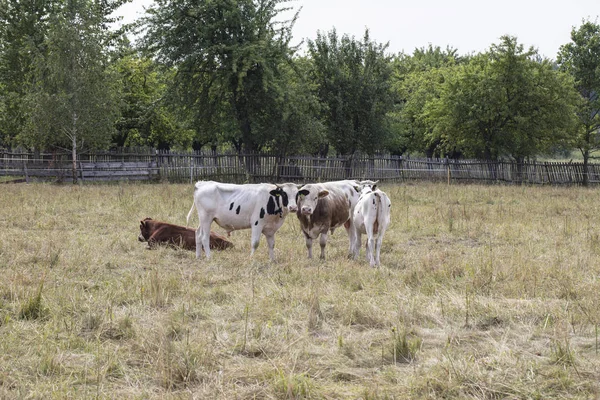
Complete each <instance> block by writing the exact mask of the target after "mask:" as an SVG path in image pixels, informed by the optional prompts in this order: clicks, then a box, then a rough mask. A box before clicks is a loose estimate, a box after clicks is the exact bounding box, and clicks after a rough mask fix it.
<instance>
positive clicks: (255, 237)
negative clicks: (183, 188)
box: [187, 181, 298, 260]
mask: <svg viewBox="0 0 600 400" xmlns="http://www.w3.org/2000/svg"><path fill="white" fill-rule="evenodd" d="M296 193H298V187H297V186H296V185H295V184H293V183H284V184H282V185H273V184H270V183H259V184H246V185H234V184H231V183H220V182H213V181H200V182H197V183H196V185H195V189H194V204H192V208H191V209H190V212H189V213H188V216H187V219H188V221H189V219H190V216H191V214H192V211H193V210H194V207H196V209H197V210H198V219H199V220H200V223H199V227H198V229H197V231H196V258H200V256H201V254H202V249H203V248H204V253H205V254H206V258H210V247H209V241H210V225H211V224H212V222H213V221H215V222H216V223H217V224H218V225H219V226H220V227H222V228H224V229H225V230H226V231H227V233H229V232H231V231H235V230H239V229H248V228H250V229H252V238H251V252H250V254H251V255H252V254H254V251H255V250H256V249H257V247H258V244H259V242H260V234H261V233H262V234H263V235H265V237H266V238H267V244H268V246H269V257H270V258H271V260H274V259H275V254H274V252H273V248H274V246H275V236H274V235H275V232H277V230H278V229H279V228H280V227H281V225H283V221H284V220H285V217H286V216H287V214H288V213H289V212H295V211H296V209H297V206H296Z"/></svg>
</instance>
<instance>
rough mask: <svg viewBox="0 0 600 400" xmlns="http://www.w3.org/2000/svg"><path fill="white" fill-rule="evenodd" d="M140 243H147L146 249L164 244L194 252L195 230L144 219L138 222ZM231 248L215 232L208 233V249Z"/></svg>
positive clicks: (230, 245) (223, 238)
mask: <svg viewBox="0 0 600 400" xmlns="http://www.w3.org/2000/svg"><path fill="white" fill-rule="evenodd" d="M140 231H141V232H140V235H139V236H138V240H139V241H140V242H148V248H149V249H152V248H155V247H156V245H158V244H161V243H165V244H167V245H169V246H173V247H181V248H183V249H185V250H196V230H195V229H191V228H186V227H185V226H179V225H173V224H169V223H167V222H161V221H156V220H154V219H152V218H145V219H144V220H142V221H140ZM230 247H233V243H231V242H230V241H229V240H227V238H226V237H225V236H223V235H219V234H218V233H216V232H212V231H211V232H210V248H211V249H216V250H225V249H227V248H230Z"/></svg>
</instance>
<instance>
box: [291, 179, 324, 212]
mask: <svg viewBox="0 0 600 400" xmlns="http://www.w3.org/2000/svg"><path fill="white" fill-rule="evenodd" d="M327 195H329V191H327V190H326V189H322V188H319V187H318V186H316V185H305V186H302V188H300V190H298V195H297V196H296V203H297V204H298V210H299V213H301V214H302V215H312V213H313V212H314V211H315V209H316V208H317V203H318V202H319V199H322V198H323V197H325V196H327Z"/></svg>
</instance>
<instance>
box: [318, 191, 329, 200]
mask: <svg viewBox="0 0 600 400" xmlns="http://www.w3.org/2000/svg"><path fill="white" fill-rule="evenodd" d="M328 195H329V191H328V190H321V191H320V192H319V198H323V197H327V196H328Z"/></svg>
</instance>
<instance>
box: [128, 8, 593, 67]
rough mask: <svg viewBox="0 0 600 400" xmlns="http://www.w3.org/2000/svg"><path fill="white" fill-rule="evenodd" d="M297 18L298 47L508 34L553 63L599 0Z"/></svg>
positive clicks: (469, 40)
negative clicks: (335, 40)
mask: <svg viewBox="0 0 600 400" xmlns="http://www.w3.org/2000/svg"><path fill="white" fill-rule="evenodd" d="M151 4H152V0H134V1H133V2H132V3H129V4H126V5H124V6H123V7H122V8H121V10H120V12H121V13H122V14H123V15H124V22H131V21H132V20H133V19H135V18H137V17H139V16H141V15H142V14H143V9H144V7H148V6H150V5H151ZM288 4H289V5H290V6H292V7H293V8H294V10H299V9H300V15H299V18H298V20H297V21H296V25H295V26H294V29H293V35H294V40H293V41H292V44H298V43H300V42H301V41H302V40H304V41H306V40H305V39H310V40H314V39H315V38H316V36H317V32H318V31H321V32H322V33H327V32H329V31H330V30H331V29H333V28H334V27H335V29H336V31H337V33H338V36H339V37H341V36H342V35H343V34H347V35H349V36H354V37H355V38H356V39H362V37H363V35H364V32H365V29H366V28H368V29H369V32H370V37H371V40H373V41H375V42H377V43H389V47H388V51H389V52H390V53H399V52H404V53H406V54H412V53H413V51H414V50H415V49H416V48H423V47H428V46H429V45H430V44H431V45H433V46H434V47H437V46H439V47H441V48H442V49H445V48H446V47H447V46H450V47H452V48H454V49H456V50H457V51H458V54H461V55H466V54H471V53H479V52H482V51H485V50H487V49H489V48H490V46H491V45H492V44H498V43H500V37H501V36H503V35H511V36H515V37H516V38H517V41H518V43H520V44H522V45H524V46H525V48H529V47H530V46H533V47H535V48H536V49H537V50H538V52H539V54H540V55H542V56H545V57H547V58H551V59H556V54H557V53H558V51H559V48H560V46H561V45H563V44H566V43H569V42H570V40H571V36H570V35H571V30H572V29H573V27H575V28H577V27H579V26H580V25H581V24H582V21H583V20H584V19H589V20H591V21H593V22H598V23H600V20H599V18H598V16H599V15H600V1H599V0H570V1H564V0H561V1H557V0H545V1H543V0H503V1H497V0H496V1H490V0H412V1H406V0H294V1H291V2H290V3H288Z"/></svg>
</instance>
